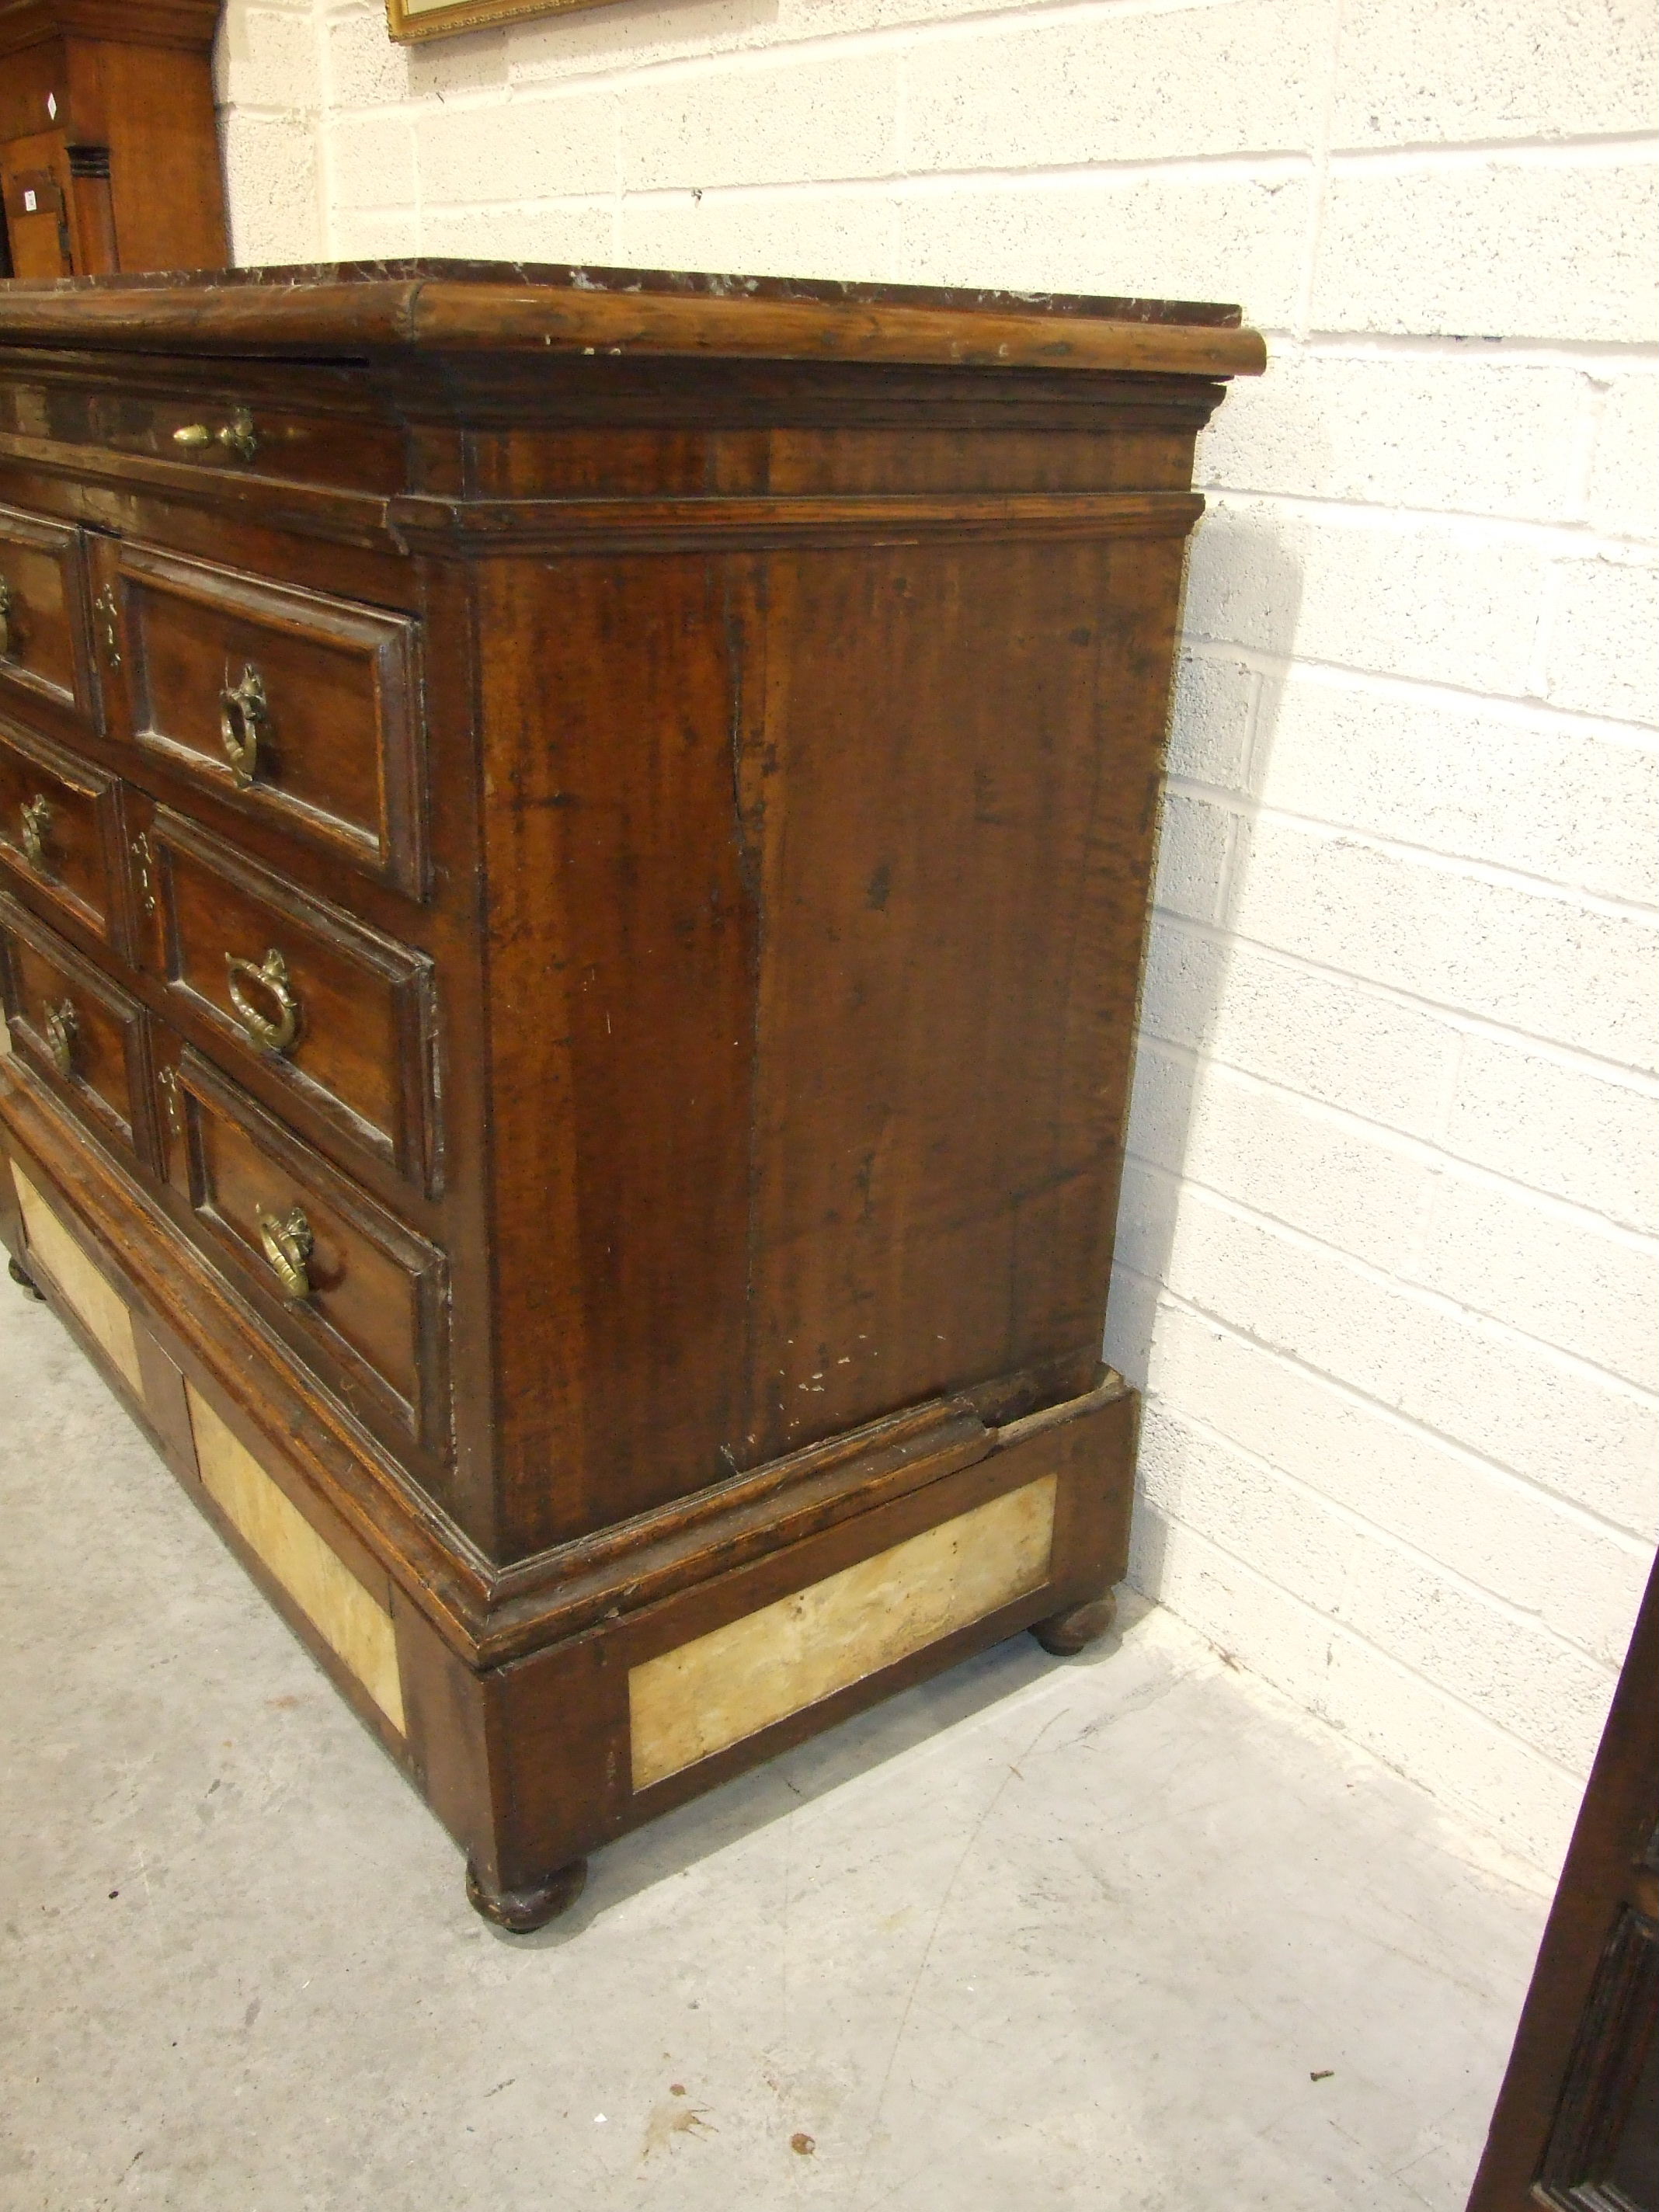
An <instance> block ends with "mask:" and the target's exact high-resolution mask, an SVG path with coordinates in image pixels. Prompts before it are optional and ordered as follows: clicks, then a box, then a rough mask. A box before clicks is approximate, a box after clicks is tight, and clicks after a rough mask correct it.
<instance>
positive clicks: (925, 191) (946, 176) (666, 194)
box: [417, 102, 1312, 201]
mask: <svg viewBox="0 0 1659 2212" xmlns="http://www.w3.org/2000/svg"><path fill="white" fill-rule="evenodd" d="M500 104H501V103H499V102H492V103H491V105H492V106H499V105H500ZM520 104H524V103H517V102H515V103H513V105H520ZM417 112H422V113H425V112H429V111H427V110H420V111H417ZM1311 173H1312V160H1311V157H1310V155H1307V154H1305V153H1299V152H1297V150H1296V149H1294V148H1285V147H1277V146H1275V147H1267V146H1264V147H1262V148H1261V149H1258V150H1256V151H1253V152H1250V153H1242V154H1169V155H1160V156H1157V157H1155V158H1153V159H1151V160H1146V159H1142V160H1139V161H1054V162H1031V163H1029V164H1022V163H1012V162H1011V163H1004V164H1001V165H1000V166H997V167H991V166H988V165H987V167H984V168H979V169H860V170H857V171H854V172H852V173H848V174H845V175H839V176H836V175H830V176H823V177H781V178H778V179H775V181H773V182H770V183H769V182H767V181H766V180H764V179H752V178H745V179H734V180H732V181H731V182H728V183H725V184H721V183H719V182H714V183H711V184H705V185H697V186H696V189H697V190H698V191H701V192H702V196H703V197H704V198H705V199H720V200H727V201H732V200H736V201H743V200H745V199H752V200H770V199H774V198H779V197H811V195H812V194H814V193H817V194H821V195H823V196H824V197H829V196H831V195H835V194H842V193H857V192H879V193H883V194H890V193H895V192H896V193H897V194H899V195H900V196H901V197H903V198H906V199H930V198H947V197H949V198H965V197H970V196H971V195H973V194H975V193H981V192H994V191H1009V190H1011V189H1012V190H1015V191H1031V192H1046V191H1074V190H1076V189H1077V188H1078V187H1079V186H1086V185H1093V184H1099V185H1138V184H1147V183H1153V182H1156V181H1158V179H1170V178H1173V179H1176V181H1177V182H1178V181H1180V180H1181V179H1182V178H1183V177H1192V178H1194V179H1197V180H1198V181H1199V182H1200V183H1222V184H1264V185H1283V184H1288V183H1292V182H1294V181H1295V180H1296V179H1298V178H1305V177H1308V176H1310V175H1311ZM628 190H629V197H630V198H632V199H641V200H647V199H659V198H660V199H666V198H674V197H680V196H682V195H684V194H685V193H687V192H689V191H691V190H692V186H691V185H690V184H683V185H682V184H649V183H639V184H634V185H629V188H628Z"/></svg>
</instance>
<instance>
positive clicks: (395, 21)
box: [386, 0, 609, 46]
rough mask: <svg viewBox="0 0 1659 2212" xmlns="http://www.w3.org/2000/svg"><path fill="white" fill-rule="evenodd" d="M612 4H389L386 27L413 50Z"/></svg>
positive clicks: (483, 0) (590, 0) (517, 0)
mask: <svg viewBox="0 0 1659 2212" xmlns="http://www.w3.org/2000/svg"><path fill="white" fill-rule="evenodd" d="M608 4H609V0H386V28H387V30H388V31H390V32H391V33H392V37H393V38H394V39H396V40H398V42H399V44H400V45H404V46H412V45H414V44H415V43H416V41H417V40H422V39H450V38H454V37H456V36H457V35H458V34H459V33H461V32H462V31H483V30H487V29H488V28H489V27H490V26H491V25H492V24H495V23H518V22H522V21H524V20H525V19H526V17H528V16H531V15H574V13H575V11H576V9H578V8H603V7H605V6H607V5H608Z"/></svg>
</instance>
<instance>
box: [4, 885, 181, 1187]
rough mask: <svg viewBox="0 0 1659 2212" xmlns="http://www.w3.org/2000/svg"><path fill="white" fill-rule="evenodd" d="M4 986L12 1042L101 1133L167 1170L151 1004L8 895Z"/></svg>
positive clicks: (124, 1149) (119, 1148)
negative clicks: (153, 1076) (158, 1120)
mask: <svg viewBox="0 0 1659 2212" xmlns="http://www.w3.org/2000/svg"><path fill="white" fill-rule="evenodd" d="M0 987H3V993H4V999H5V1010H6V1021H7V1025H8V1027H9V1029H10V1031H11V1038H12V1047H13V1049H14V1050H15V1052H17V1053H18V1054H20V1055H21V1058H23V1059H24V1060H27V1062H28V1063H29V1065H30V1066H32V1067H33V1068H34V1069H35V1070H36V1072H37V1073H39V1074H40V1075H41V1076H42V1077H43V1078H44V1079H46V1081H47V1082H48V1083H49V1084H50V1085H52V1089H53V1090H54V1091H55V1092H56V1093H57V1095H58V1097H59V1098H61V1099H62V1100H64V1103H66V1104H68V1105H69V1106H70V1108H72V1109H73V1110H74V1112H75V1113H76V1115H78V1116H79V1118H80V1119H81V1120H82V1121H83V1122H85V1123H86V1125H87V1127H88V1128H90V1129H91V1130H92V1131H93V1132H94V1133H95V1134H96V1135H98V1136H100V1137H101V1138H103V1139H105V1141H106V1143H108V1144H111V1145H112V1146H114V1147H115V1148H116V1150H117V1151H118V1152H123V1153H125V1154H126V1155H128V1156H129V1158H132V1159H135V1160H141V1161H142V1162H143V1164H144V1165H145V1166H146V1167H148V1168H151V1169H155V1170H159V1168H160V1166H161V1154H160V1150H159V1146H158V1143H157V1131H156V1126H155V1109H154V1103H153V1099H154V1093H153V1091H152V1087H151V1082H150V1060H149V1034H148V1030H147V1027H146V1024H145V1018H144V1013H143V1008H142V1007H141V1006H139V1005H138V1004H137V1000H133V999H130V998H129V997H128V996H127V994H126V993H125V991H123V990H121V989H120V988H119V987H118V986H117V985H116V984H114V983H112V982H111V981H110V980H109V978H108V977H107V976H106V975H100V972H99V971H98V969H95V968H94V966H93V965H92V963H91V962H90V961H88V960H83V959H82V957H81V956H80V954H79V953H77V952H76V951H73V950H72V948H71V947H70V946H69V945H65V944H64V942H63V941H62V939H60V938H58V937H57V936H55V935H54V934H53V933H52V931H51V930H49V929H48V928H47V927H46V925H45V923H44V922H40V921H35V920H34V918H33V915H27V914H26V913H25V912H24V911H23V909H22V908H21V907H20V906H18V905H17V904H16V902H15V901H14V900H12V899H9V898H7V897H5V896H3V895H0Z"/></svg>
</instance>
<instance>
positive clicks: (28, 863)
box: [0, 722, 130, 949]
mask: <svg viewBox="0 0 1659 2212" xmlns="http://www.w3.org/2000/svg"><path fill="white" fill-rule="evenodd" d="M124 823H125V806H124V803H123V794H122V791H121V787H120V785H119V784H118V782H117V781H115V779H114V778H113V777H112V776H109V775H104V774H103V773H102V772H101V771H100V770H99V769H95V768H92V767H88V766H85V765H83V764H82V763H81V762H80V761H78V760H77V759H76V757H75V756H74V755H73V754H71V753H68V752H65V751H64V750H63V748H62V747H61V746H59V745H57V744H53V743H52V740H51V739H50V738H45V737H40V736H34V735H28V736H26V735H25V734H24V733H23V732H22V731H21V729H20V728H16V727H15V726H8V725H7V724H5V723H3V722H0V877H3V878H6V879H7V880H9V884H10V886H11V888H12V889H13V890H15V891H17V892H18V893H19V894H21V897H22V898H23V900H24V902H26V903H27V904H29V905H31V906H39V907H42V908H45V909H46V911H47V912H48V913H50V914H51V915H52V918H53V920H54V921H59V922H61V923H63V924H64V925H66V926H67V927H68V928H69V930H70V933H71V934H73V935H74V936H76V938H77V939H82V940H84V941H86V942H88V943H92V944H106V945H113V946H115V947H118V948H122V949H124V948H125V945H127V944H128V942H129V941H130V922H129V916H128V913H127V901H126V895H125V849H126V841H125V829H124Z"/></svg>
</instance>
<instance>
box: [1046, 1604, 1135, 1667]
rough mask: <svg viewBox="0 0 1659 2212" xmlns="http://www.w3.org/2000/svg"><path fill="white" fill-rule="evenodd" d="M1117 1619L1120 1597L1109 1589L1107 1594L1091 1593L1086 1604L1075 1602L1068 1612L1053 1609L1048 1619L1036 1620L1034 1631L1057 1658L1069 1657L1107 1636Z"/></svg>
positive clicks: (1047, 1649)
mask: <svg viewBox="0 0 1659 2212" xmlns="http://www.w3.org/2000/svg"><path fill="white" fill-rule="evenodd" d="M1116 1619H1117V1599H1116V1597H1115V1595H1114V1594H1113V1593H1112V1591H1110V1590H1108V1591H1107V1593H1106V1595H1105V1596H1104V1597H1091V1599H1089V1601H1087V1603H1086V1604H1084V1605H1074V1606H1071V1607H1068V1608H1067V1609H1066V1612H1064V1613H1050V1614H1049V1616H1048V1619H1047V1620H1038V1621H1034V1622H1033V1623H1032V1624H1031V1633H1032V1635H1033V1636H1035V1637H1036V1640H1037V1642H1038V1643H1039V1644H1041V1645H1042V1648H1043V1650H1045V1651H1052V1652H1053V1653H1054V1656H1055V1658H1056V1659H1069V1658H1070V1657H1071V1656H1072V1654H1073V1652H1074V1651H1081V1650H1082V1649H1083V1647H1084V1646H1085V1644H1092V1643H1093V1642H1094V1640H1095V1638H1097V1636H1104V1634H1105V1633H1106V1632H1107V1630H1108V1629H1109V1627H1110V1626H1111V1625H1112V1623H1113V1622H1114V1621H1115V1620H1116Z"/></svg>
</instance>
